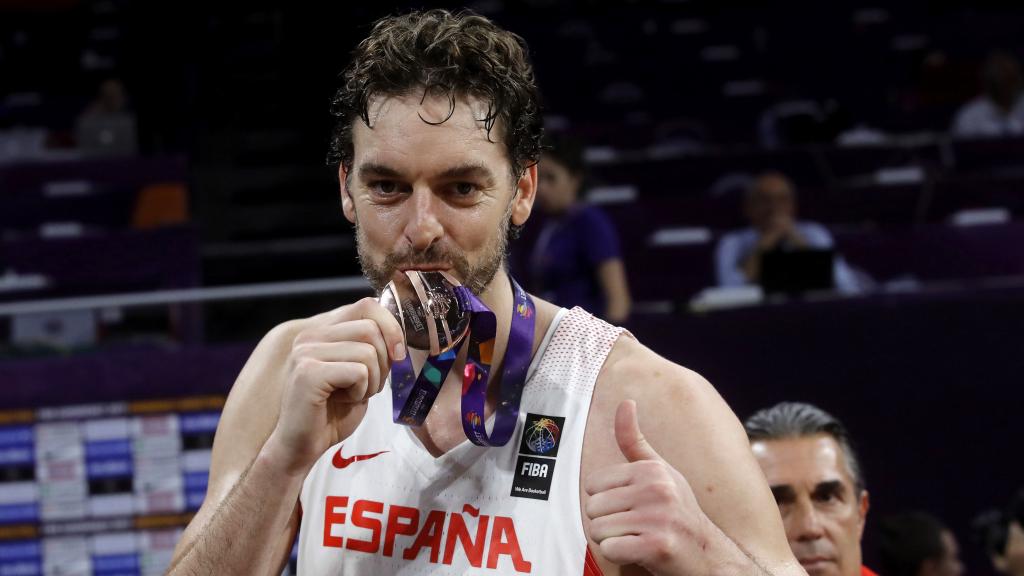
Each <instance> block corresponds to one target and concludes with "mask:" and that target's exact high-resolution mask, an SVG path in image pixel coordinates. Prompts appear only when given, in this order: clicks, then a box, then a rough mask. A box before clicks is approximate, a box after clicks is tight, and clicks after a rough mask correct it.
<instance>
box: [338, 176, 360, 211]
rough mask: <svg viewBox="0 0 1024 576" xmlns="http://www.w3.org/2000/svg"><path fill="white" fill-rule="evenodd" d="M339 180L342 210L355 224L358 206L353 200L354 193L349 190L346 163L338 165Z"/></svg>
mask: <svg viewBox="0 0 1024 576" xmlns="http://www.w3.org/2000/svg"><path fill="white" fill-rule="evenodd" d="M338 182H339V186H340V187H341V211H342V212H343V213H344V214H345V218H346V219H347V220H348V221H349V222H352V223H353V224H355V221H356V207H355V203H354V202H353V201H352V194H350V193H349V191H348V169H346V168H345V165H344V164H339V165H338Z"/></svg>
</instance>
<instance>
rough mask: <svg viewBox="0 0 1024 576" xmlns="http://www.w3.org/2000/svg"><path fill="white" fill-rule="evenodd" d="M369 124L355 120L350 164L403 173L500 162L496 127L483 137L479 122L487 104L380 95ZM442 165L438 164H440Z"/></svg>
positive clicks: (503, 159)
mask: <svg viewBox="0 0 1024 576" xmlns="http://www.w3.org/2000/svg"><path fill="white" fill-rule="evenodd" d="M368 112H369V120H370V126H367V125H366V124H364V123H363V122H359V121H357V122H355V123H354V125H353V129H352V143H353V152H354V162H355V165H357V166H358V165H359V164H360V163H361V162H372V163H375V164H384V165H389V166H392V167H394V168H396V169H399V170H402V171H406V170H409V171H422V170H427V169H430V168H436V169H443V168H445V167H447V166H449V165H453V164H466V163H473V164H480V163H485V164H488V165H493V166H494V168H495V169H497V168H500V166H497V165H498V164H502V163H505V165H506V166H507V162H508V159H507V156H506V153H505V145H504V142H503V140H502V139H501V132H500V129H501V126H500V125H498V123H495V125H494V126H492V128H491V130H490V133H488V130H487V126H486V124H485V122H484V121H483V118H485V117H486V115H487V105H486V104H485V103H484V102H482V101H480V100H479V99H476V98H473V97H468V96H460V97H457V98H456V99H455V102H454V107H453V106H452V101H451V100H450V99H449V98H448V97H447V96H445V95H428V96H427V97H425V98H424V96H423V94H422V93H421V92H418V91H417V92H412V93H409V94H404V95H395V96H379V97H375V98H373V99H372V100H371V101H370V105H369V107H368ZM442 165H443V166H442Z"/></svg>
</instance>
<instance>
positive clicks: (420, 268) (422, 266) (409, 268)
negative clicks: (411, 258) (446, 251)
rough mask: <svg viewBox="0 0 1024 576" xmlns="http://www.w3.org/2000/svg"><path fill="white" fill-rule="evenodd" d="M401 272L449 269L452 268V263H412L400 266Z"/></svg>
mask: <svg viewBox="0 0 1024 576" xmlns="http://www.w3.org/2000/svg"><path fill="white" fill-rule="evenodd" d="M398 270H399V272H410V271H416V270H418V271H420V272H436V271H448V270H451V265H450V264H410V265H408V266H399V267H398Z"/></svg>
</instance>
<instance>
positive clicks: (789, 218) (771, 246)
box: [715, 172, 861, 293]
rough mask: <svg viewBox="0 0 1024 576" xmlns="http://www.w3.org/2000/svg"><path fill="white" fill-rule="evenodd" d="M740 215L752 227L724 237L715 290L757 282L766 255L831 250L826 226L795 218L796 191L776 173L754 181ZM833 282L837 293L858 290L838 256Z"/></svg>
mask: <svg viewBox="0 0 1024 576" xmlns="http://www.w3.org/2000/svg"><path fill="white" fill-rule="evenodd" d="M744 212H745V214H746V217H747V219H748V220H749V221H750V224H751V226H750V227H749V228H745V229H743V230H738V231H734V232H730V233H728V234H725V235H724V236H722V238H721V240H719V242H718V246H717V248H716V249H715V273H716V275H717V278H718V285H719V286H722V287H733V286H744V285H749V284H758V283H760V280H761V262H762V256H763V255H764V254H765V253H768V252H772V251H777V250H781V251H792V250H807V249H819V250H827V249H831V248H833V247H834V242H833V240H832V235H831V234H830V233H829V231H828V230H827V229H826V228H825V227H824V226H822V225H821V224H818V223H816V222H804V221H799V220H797V198H796V191H795V190H794V188H793V183H792V182H791V181H790V180H789V178H787V177H786V176H785V175H784V174H782V173H780V172H766V173H764V174H761V175H760V176H758V177H757V178H755V179H754V182H753V183H752V184H751V186H750V188H749V189H748V190H747V194H746V197H745V199H744ZM833 281H834V285H835V287H836V289H838V290H839V291H840V292H844V293H853V292H858V291H860V290H861V287H860V286H861V282H860V281H859V280H858V279H857V276H856V274H855V273H854V271H853V270H852V269H850V267H849V266H847V264H846V263H845V262H844V261H843V259H842V258H839V257H836V259H835V262H834V266H833Z"/></svg>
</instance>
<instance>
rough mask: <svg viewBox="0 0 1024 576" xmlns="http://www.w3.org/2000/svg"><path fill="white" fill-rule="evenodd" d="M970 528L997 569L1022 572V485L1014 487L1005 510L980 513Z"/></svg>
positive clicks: (1013, 575) (1019, 575)
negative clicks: (1020, 487)
mask: <svg viewBox="0 0 1024 576" xmlns="http://www.w3.org/2000/svg"><path fill="white" fill-rule="evenodd" d="M973 528H974V532H975V537H976V538H977V539H978V540H980V541H981V544H982V547H983V548H984V549H985V552H986V553H987V555H988V557H989V559H990V560H991V561H992V566H993V567H994V568H995V569H996V571H997V572H999V573H1000V574H1007V575H1009V576H1024V488H1022V489H1021V490H1018V491H1017V493H1016V494H1015V495H1014V497H1013V500H1011V501H1010V505H1009V506H1008V507H1007V509H1006V510H1005V511H1003V510H991V511H988V512H985V513H983V514H981V515H980V516H979V517H978V518H976V519H975V521H974V526H973Z"/></svg>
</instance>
